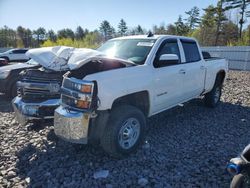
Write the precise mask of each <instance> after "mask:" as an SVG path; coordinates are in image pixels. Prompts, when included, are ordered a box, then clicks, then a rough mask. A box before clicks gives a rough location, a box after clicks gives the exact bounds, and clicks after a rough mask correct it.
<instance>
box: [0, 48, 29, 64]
mask: <svg viewBox="0 0 250 188" xmlns="http://www.w3.org/2000/svg"><path fill="white" fill-rule="evenodd" d="M27 51H28V49H21V48H20V49H18V48H15V49H11V50H8V51H6V52H3V53H0V58H4V59H6V60H7V61H28V60H29V57H28V56H26V55H25V53H26V52H27Z"/></svg>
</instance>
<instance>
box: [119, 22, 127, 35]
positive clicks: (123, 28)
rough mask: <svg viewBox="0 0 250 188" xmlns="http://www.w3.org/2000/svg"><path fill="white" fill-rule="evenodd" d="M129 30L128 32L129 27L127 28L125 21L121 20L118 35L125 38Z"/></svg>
mask: <svg viewBox="0 0 250 188" xmlns="http://www.w3.org/2000/svg"><path fill="white" fill-rule="evenodd" d="M127 30H128V27H127V24H126V22H125V21H124V20H123V19H121V20H120V23H119V25H118V34H119V35H120V36H124V35H126V33H127Z"/></svg>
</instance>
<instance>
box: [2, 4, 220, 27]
mask: <svg viewBox="0 0 250 188" xmlns="http://www.w3.org/2000/svg"><path fill="white" fill-rule="evenodd" d="M216 2H217V1H216V0H174V1H170V0H168V1H167V0H123V1H120V0H0V27H3V26H4V25H7V26H9V27H10V28H13V29H15V28H16V27H17V26H19V25H21V26H24V27H28V28H31V29H37V28H38V27H44V28H46V29H53V30H55V31H57V30H59V29H62V28H66V27H68V28H71V29H73V30H75V28H76V27H77V26H79V25H80V26H82V27H83V28H88V29H90V30H94V29H98V28H99V25H100V23H101V21H103V20H105V19H106V20H108V21H109V22H110V23H111V25H112V26H113V27H115V28H116V27H117V24H118V23H119V20H120V19H121V18H123V19H124V20H125V21H126V22H127V25H128V26H129V27H133V26H136V25H138V24H140V25H141V26H142V27H143V28H146V29H151V28H152V26H153V25H154V24H157V25H159V24H161V23H165V24H169V23H174V22H175V21H176V20H177V18H178V16H179V15H183V16H184V15H185V11H188V10H190V9H191V8H192V7H193V6H197V7H199V8H200V9H202V8H205V7H207V6H208V5H210V4H213V5H216Z"/></svg>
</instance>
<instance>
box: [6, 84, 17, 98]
mask: <svg viewBox="0 0 250 188" xmlns="http://www.w3.org/2000/svg"><path fill="white" fill-rule="evenodd" d="M16 82H17V80H15V81H12V82H11V83H10V86H9V88H8V90H7V96H8V97H9V98H14V97H15V96H17V87H16Z"/></svg>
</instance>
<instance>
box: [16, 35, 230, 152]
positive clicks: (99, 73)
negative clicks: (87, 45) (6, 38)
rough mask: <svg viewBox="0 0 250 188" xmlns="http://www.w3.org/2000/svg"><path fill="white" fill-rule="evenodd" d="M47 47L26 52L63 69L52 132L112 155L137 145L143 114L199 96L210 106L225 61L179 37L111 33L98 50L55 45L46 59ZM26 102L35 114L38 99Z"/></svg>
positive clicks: (142, 131)
mask: <svg viewBox="0 0 250 188" xmlns="http://www.w3.org/2000/svg"><path fill="white" fill-rule="evenodd" d="M49 51H52V52H53V49H48V48H47V49H45V48H44V49H40V50H37V51H33V50H31V51H30V53H33V54H35V55H34V57H31V58H34V59H35V60H37V61H38V62H39V63H40V64H41V65H43V66H44V67H47V69H54V70H57V71H59V70H68V72H67V73H66V74H65V75H64V79H63V83H62V87H61V90H60V93H61V100H60V101H61V103H60V106H59V107H58V108H57V109H56V110H55V115H54V129H55V134H56V135H57V136H58V137H60V138H62V139H64V140H66V141H69V142H73V143H79V144H87V143H95V144H99V143H100V144H101V146H102V147H103V149H104V150H105V151H106V152H108V153H109V154H111V155H112V156H116V157H122V156H125V155H127V154H130V153H131V152H133V151H135V150H136V149H137V148H138V147H139V146H140V144H141V143H142V142H143V140H144V136H145V130H146V126H147V125H146V118H147V117H150V116H153V115H155V114H157V113H160V112H162V111H164V110H167V109H169V108H172V107H174V106H176V105H178V104H180V103H183V102H186V101H189V100H191V99H193V98H196V97H199V96H204V101H205V104H206V105H207V106H209V107H216V106H217V105H218V104H219V102H220V96H221V88H222V84H223V81H224V79H225V77H226V73H227V70H228V67H227V62H226V60H224V59H219V58H209V59H208V60H204V58H203V56H202V52H201V50H200V48H199V45H198V44H197V42H196V40H194V39H192V38H187V37H180V36H170V35H155V36H154V35H149V36H145V35H143V36H128V37H122V38H116V39H112V40H109V41H107V42H106V43H104V44H103V45H102V46H101V47H100V48H98V49H97V51H94V50H89V52H81V51H79V53H77V52H76V53H74V50H73V49H71V48H69V49H68V50H67V49H65V51H63V50H60V49H58V51H60V53H58V51H57V52H56V53H55V52H53V54H55V56H53V57H52V58H51V59H50V58H49V57H51V54H50V53H49ZM44 59H47V61H44ZM55 59H56V61H55ZM16 99H18V97H17V98H16ZM13 106H14V109H15V112H16V114H17V116H20V117H22V118H27V115H25V114H24V113H23V111H22V109H23V108H22V106H23V105H22V104H21V105H20V102H18V101H16V100H14V102H13ZM33 106H34V107H33V109H30V110H28V111H29V112H31V114H32V113H33V115H34V114H35V115H36V113H37V109H35V107H36V106H39V107H42V106H45V104H44V103H43V102H35V101H34V104H33ZM40 112H43V111H42V110H40ZM20 119H21V118H20Z"/></svg>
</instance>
